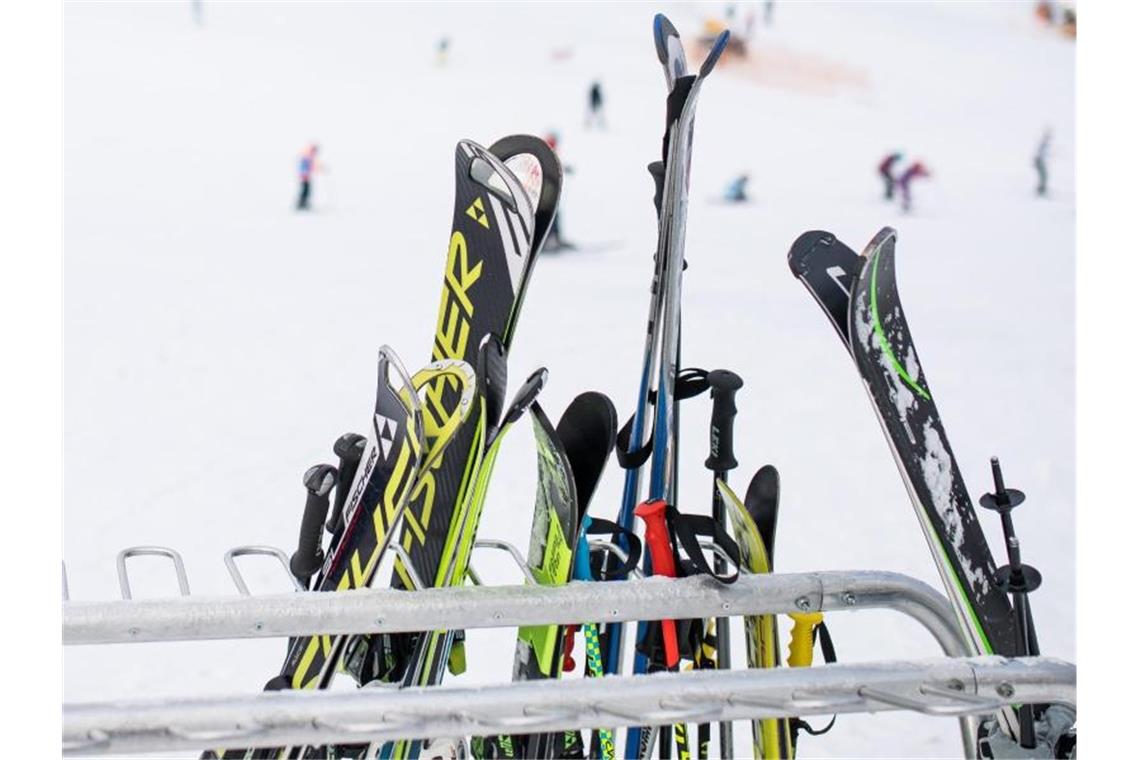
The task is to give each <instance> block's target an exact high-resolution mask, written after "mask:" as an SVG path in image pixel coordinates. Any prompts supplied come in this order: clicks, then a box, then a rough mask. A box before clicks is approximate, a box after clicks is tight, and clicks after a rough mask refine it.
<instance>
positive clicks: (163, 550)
mask: <svg viewBox="0 0 1140 760" xmlns="http://www.w3.org/2000/svg"><path fill="white" fill-rule="evenodd" d="M141 556H151V557H166V558H168V559H169V560H170V561H171V562H173V563H174V574H175V575H176V576H177V577H178V591H179V592H180V593H181V594H182V596H190V581H188V580H187V579H186V566H185V565H184V564H182V555H181V554H179V553H178V552H176V551H174V550H173V549H171V548H169V547H166V546H130V547H127V548H126V549H123V550H122V551H121V552H119V556H118V557H117V558H116V559H115V565H116V567H117V568H118V571H119V592H120V593H121V594H122V597H123V599H126V600H129V599H130V598H131V581H130V578H129V577H128V574H127V559H129V558H130V557H141Z"/></svg>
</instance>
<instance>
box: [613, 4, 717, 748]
mask: <svg viewBox="0 0 1140 760" xmlns="http://www.w3.org/2000/svg"><path fill="white" fill-rule="evenodd" d="M653 30H654V42H655V47H656V51H657V58H658V61H659V62H660V63H661V66H662V69H663V71H664V74H665V81H666V87H667V89H668V93H669V94H668V98H667V101H666V106H667V107H666V128H665V137H664V140H663V145H662V160H661V161H656V162H654V163H652V164H650V167H649V170H650V174H651V175H652V176H653V178H654V181H655V184H656V193H655V197H654V203H655V205H656V207H657V214H658V240H657V251H656V254H655V260H654V264H655V269H654V275H653V285H652V289H651V298H650V307H649V319H648V327H647V334H646V341H645V348H644V353H643V362H642V374H641V381H640V384H639V388H638V404H637V408H636V409H635V411H634V415H633V418H632V420H631V422H630V427H629V437H628V441H624V444H625V446H624V448H625V451H623V452H622V453H623V454H626V455H637V453H638V452H639V451H641V450H642V449H643V447H645V446H650V445H651V447H652V458H651V462H650V477H649V480H650V483H649V497H650V499H651V500H661V501H667V502H673V501H675V497H676V467H677V462H676V457H677V442H678V438H677V406H676V405H677V396H676V393H675V391H676V381H677V369H678V366H679V358H680V346H681V302H680V299H681V272H682V270H683V268H684V243H685V223H686V216H687V211H688V190H689V169H690V161H691V151H692V140H693V123H694V119H695V115H696V104H697V99H698V96H699V94H700V90H701V86H702V84H703V82H704V80H705V79H706V78H707V77H708V75H709V74H710V73H711V72H712V70H713V68H714V67H715V65H716V63H717V60H718V59H719V58H720V55H721V53H722V52H723V51H724V48H725V45H726V44H727V41H728V34H727V32H725V33H722V34H721V35H720V36H718V37H717V39H716V41H715V42H714V44H713V46H712V49H711V51H710V52H709V54H708V57H707V58H706V60H705V62H704V63H703V64H702V66H701V68H700V70H699V73H698V74H696V75H691V74H689V73H688V64H687V62H686V60H685V52H684V49H683V46H682V44H681V39H680V35H679V33H678V32H677V29H676V28H675V27H674V26H673V24H672V23H671V22H670V21H669V20H668V19H667V18H665V16H663V15H660V14H658V15H657V16H656V17H655V18H654V24H653ZM651 414H652V415H653V416H652V422H651V421H650V420H651V417H650V415H651ZM647 430H652V434H651V436H650V439H651V442H650V443H647V442H646V441H645V440H644V439H645V438H646V432H647ZM643 461H644V460H642V461H641V462H638V463H636V464H634V465H633V466H629V467H628V469H627V473H626V478H625V485H624V489H623V496H622V505H621V509H620V511H619V514H618V520H617V523H618V525H620V526H621V527H622V528H624V529H626V530H631V529H633V523H634V510H635V508H636V507H637V505H638V503H639V501H640V499H639V492H640V490H641V489H640V486H641V464H642V463H643ZM646 555H647V557H648V552H647V553H646ZM646 564H647V569H649V568H648V558H646ZM646 630H647V627H646V625H645V624H644V623H642V624H639V626H638V640H639V641H641V640H643V639H644V637H645V634H646ZM623 638H624V627H623V626H622V625H620V624H610V625H608V626H607V628H606V632H605V637H604V641H603V649H604V662H605V670H606V673H619V672H620V671H621V659H622V650H623ZM648 665H649V663H648V660H647V658H646V657H645V656H643V655H642V654H640V653H638V654H637V655H635V660H634V672H635V673H644V672H646V671H647V669H648ZM647 734H648V729H645V728H640V727H634V728H631V729H629V731H628V732H627V735H626V749H625V756H626V757H627V758H636V757H639V756H640V755H641V754H642V753H643V750H644V748H645V746H646V742H645V741H644V737H645V736H646V735H647Z"/></svg>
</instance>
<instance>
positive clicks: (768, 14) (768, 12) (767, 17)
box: [764, 0, 773, 26]
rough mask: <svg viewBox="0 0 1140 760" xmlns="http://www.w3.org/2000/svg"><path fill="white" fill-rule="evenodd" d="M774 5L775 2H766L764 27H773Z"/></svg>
mask: <svg viewBox="0 0 1140 760" xmlns="http://www.w3.org/2000/svg"><path fill="white" fill-rule="evenodd" d="M772 4H773V0H764V26H771V25H772Z"/></svg>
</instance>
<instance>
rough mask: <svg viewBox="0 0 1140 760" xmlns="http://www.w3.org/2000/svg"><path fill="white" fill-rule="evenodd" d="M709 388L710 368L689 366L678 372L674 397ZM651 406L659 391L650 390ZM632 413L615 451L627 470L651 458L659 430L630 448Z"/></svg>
mask: <svg viewBox="0 0 1140 760" xmlns="http://www.w3.org/2000/svg"><path fill="white" fill-rule="evenodd" d="M708 389H709V373H708V370H703V369H699V368H697V367H689V368H688V369H683V370H681V371H680V372H678V373H677V379H676V380H675V381H674V383H673V398H674V399H675V400H676V401H684V400H685V399H687V398H693V397H694V396H699V395H701V394H702V393H704V392H705V391H707V390H708ZM648 401H649V406H651V407H654V408H656V407H657V391H655V390H651V391H649V399H648ZM634 416H635V415H631V416H630V418H629V419H628V420H626V423H625V424H624V425H623V426H622V428H621V430H619V431H618V434H617V446H616V447H615V450H614V453H615V454H617V460H618V464H619V465H621V466H622V468H623V469H626V470H636V469H637V468H638V467H640V466H641V465H643V464H645V463H646V462H647V461H648V460H649V455H650V454H652V453H653V439H654V436H656V434H657V432H656V431H654V432H653V434H652V435H650V436H649V440H647V441H646V442H645V443H644V444H642V446H641V447H640V448H639V449H637V450H636V451H630V450H629V442H630V437H631V436H632V435H633V418H634Z"/></svg>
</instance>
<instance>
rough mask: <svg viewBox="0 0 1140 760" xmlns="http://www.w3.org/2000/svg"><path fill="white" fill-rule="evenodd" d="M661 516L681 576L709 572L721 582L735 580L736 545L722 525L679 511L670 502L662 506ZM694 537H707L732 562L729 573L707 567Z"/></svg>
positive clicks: (702, 552) (701, 516) (738, 565)
mask: <svg viewBox="0 0 1140 760" xmlns="http://www.w3.org/2000/svg"><path fill="white" fill-rule="evenodd" d="M665 515H666V517H667V518H668V520H669V526H670V527H671V528H672V531H673V536H674V537H675V538H676V541H675V549H676V551H677V554H678V556H679V557H680V558H681V563H680V564H681V567H682V568H683V571H684V572H683V574H684V575H709V576H711V577H713V578H715V579H716V580H718V581H720V582H721V583H724V584H729V583H735V582H736V579H737V578H738V577H739V575H740V547H739V546H737V544H736V542H735V541H733V540H732V538H730V537H729V535H728V532H727V531H726V530H725V529H724V526H723V525H721V524H720V523H718V522H717V521H716V520H714V519H712V517H710V516H709V515H687V514H682V513H680V512H678V511H677V509H676V508H675V507H673V506H672V505H670V506H669V507H668V508H667V509H666V512H665ZM698 536H707V537H709V538H711V539H712V540H713V543H715V544H716V545H717V546H719V547H720V548H721V549H723V550H724V553H725V554H727V555H728V558H729V559H730V560H731V561H732V567H731V570H732V572H731V573H725V574H723V575H719V574H717V573H716V571H715V570H713V568H712V567H710V566H709V563H708V560H707V559H705V553H704V551H702V550H701V544H700V541H699V540H698V538H697V537H698ZM682 552H683V556H681V555H682Z"/></svg>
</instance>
